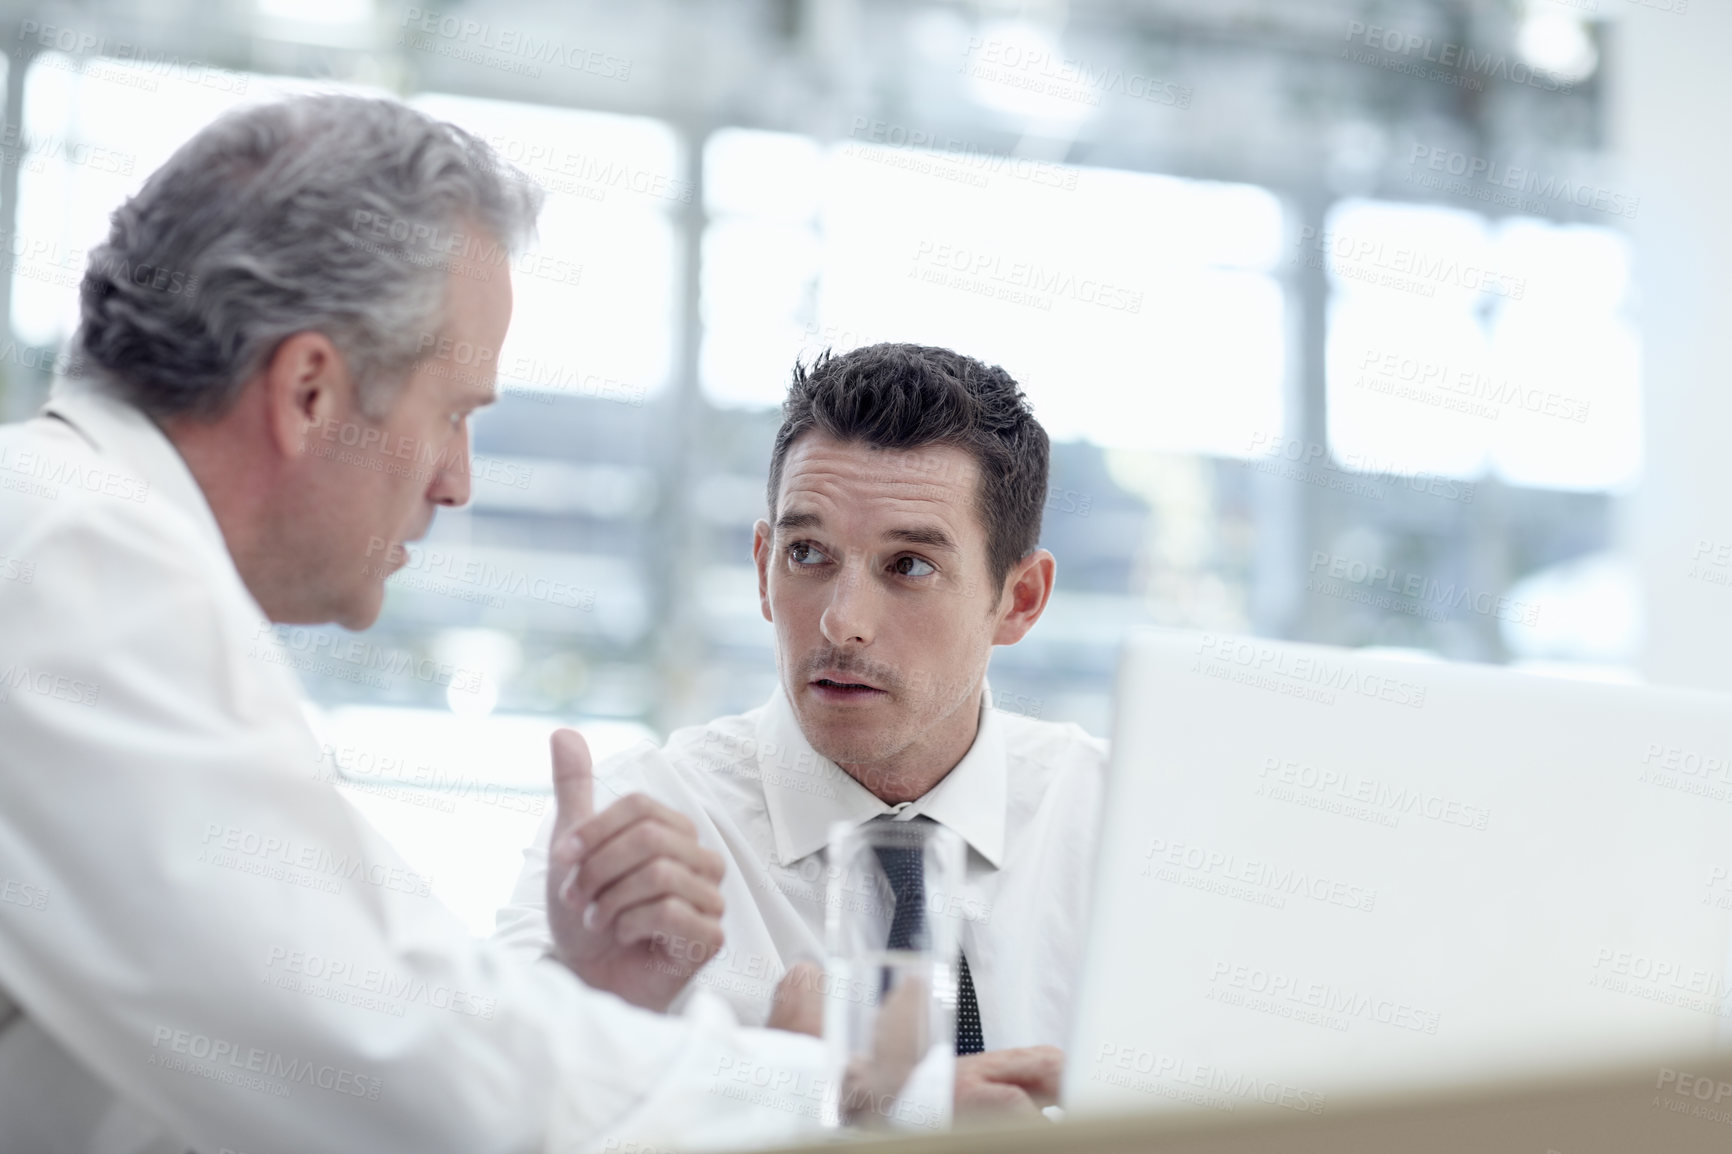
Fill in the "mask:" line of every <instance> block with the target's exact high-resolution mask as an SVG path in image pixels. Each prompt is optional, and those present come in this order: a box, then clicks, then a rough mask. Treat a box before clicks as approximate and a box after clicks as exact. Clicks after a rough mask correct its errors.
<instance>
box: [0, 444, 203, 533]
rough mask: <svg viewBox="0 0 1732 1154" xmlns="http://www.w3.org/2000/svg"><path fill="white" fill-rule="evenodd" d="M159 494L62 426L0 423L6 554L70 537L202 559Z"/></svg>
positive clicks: (0, 509) (186, 526) (0, 519)
mask: <svg viewBox="0 0 1732 1154" xmlns="http://www.w3.org/2000/svg"><path fill="white" fill-rule="evenodd" d="M159 496H160V495H159V494H156V493H153V491H152V488H151V484H150V481H149V480H148V479H147V478H146V477H144V476H143V475H142V474H141V473H139V472H138V471H137V470H136V469H134V468H133V467H132V466H130V465H129V464H127V463H126V462H124V461H122V460H120V459H118V458H116V457H114V456H111V455H109V454H105V453H103V452H101V451H99V450H98V449H96V448H94V447H92V445H91V444H90V442H88V441H87V440H85V439H84V437H83V436H82V435H81V434H80V433H79V432H78V431H77V430H76V429H74V428H73V427H72V426H70V425H68V424H67V423H66V422H64V421H61V420H58V419H55V418H52V417H35V418H32V419H31V420H28V421H22V422H18V423H14V424H9V425H0V552H4V551H7V550H8V548H11V549H20V548H29V547H31V546H32V545H36V544H39V543H49V542H53V541H56V540H63V539H65V538H66V537H67V536H69V535H72V536H79V537H84V538H97V539H100V538H108V539H111V540H112V541H113V543H114V545H115V546H116V547H117V548H122V549H124V548H126V547H127V546H128V545H133V546H145V547H146V550H147V551H148V552H153V553H157V554H159V555H160V556H161V557H162V558H163V559H164V560H165V561H167V562H170V563H177V562H184V561H186V560H188V559H189V556H191V555H196V553H197V549H196V545H197V544H198V534H197V532H196V530H195V528H194V526H193V525H192V523H191V522H190V521H189V520H188V519H187V517H186V516H185V515H184V514H183V513H182V512H181V511H180V510H178V509H175V508H174V507H173V506H172V504H171V503H170V502H168V501H165V500H161V499H158V498H159ZM152 545H154V546H157V547H156V548H149V547H150V546H152ZM84 548H86V549H87V548H88V543H86V544H85V546H84ZM189 550H190V553H189Z"/></svg>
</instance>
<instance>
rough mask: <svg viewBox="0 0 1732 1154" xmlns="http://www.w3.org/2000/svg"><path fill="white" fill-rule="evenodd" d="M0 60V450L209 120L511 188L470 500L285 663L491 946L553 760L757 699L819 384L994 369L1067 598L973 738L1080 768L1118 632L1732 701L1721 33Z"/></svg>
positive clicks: (9, 35)
mask: <svg viewBox="0 0 1732 1154" xmlns="http://www.w3.org/2000/svg"><path fill="white" fill-rule="evenodd" d="M0 19H3V20H4V24H3V25H0V36H3V37H4V44H3V47H4V52H5V85H6V89H5V112H4V132H5V135H4V138H3V139H0V158H3V160H4V164H3V165H0V235H4V236H5V237H6V238H7V244H8V249H7V254H8V255H7V261H6V270H7V271H8V272H9V275H8V276H5V277H0V317H4V318H5V319H6V322H7V325H8V326H9V332H7V333H5V334H0V339H3V340H4V342H5V344H4V347H3V348H0V382H3V383H0V416H3V417H4V418H5V419H20V418H22V417H24V416H26V415H27V414H29V413H30V412H32V411H33V410H34V408H35V407H36V406H37V405H38V404H39V403H40V401H41V399H42V397H43V396H44V395H45V393H46V390H47V388H48V385H49V382H50V380H51V377H52V374H53V371H54V368H55V365H56V362H57V358H58V357H59V355H60V352H61V349H62V347H63V343H64V341H65V340H66V338H67V337H68V335H69V334H70V332H71V330H72V328H73V326H74V324H75V321H76V315H77V314H76V292H75V287H76V284H77V280H78V276H79V274H80V272H81V269H82V266H83V259H84V254H85V251H86V250H87V249H88V248H89V247H90V246H91V245H92V244H93V243H95V242H96V241H97V240H98V238H99V237H100V236H101V235H102V234H103V232H104V230H105V227H106V214H107V213H108V212H109V211H110V210H111V209H112V208H113V207H114V206H115V205H116V204H117V203H118V202H119V201H120V200H121V199H122V198H123V197H124V196H126V195H127V193H128V192H129V191H130V190H132V189H134V188H136V187H137V186H138V184H139V183H140V182H141V181H142V179H143V178H144V177H145V176H146V175H147V174H148V173H149V172H150V171H151V170H152V169H153V168H155V166H156V165H157V164H159V163H160V162H161V161H162V160H163V159H164V158H165V157H166V156H167V155H168V153H169V152H170V151H171V150H172V149H173V148H174V147H175V146H176V145H177V144H179V143H180V142H181V141H183V140H184V139H186V138H187V137H188V136H189V135H190V134H191V133H193V132H194V131H196V130H197V129H198V128H199V127H200V126H201V125H203V124H204V123H206V122H208V121H209V120H210V119H211V118H212V117H214V116H216V115H217V114H219V113H220V112H222V111H223V110H225V109H227V108H229V107H232V106H234V105H235V104H237V103H241V102H245V101H252V100H259V99H269V98H271V97H272V96H275V95H279V94H283V93H288V92H295V91H306V90H332V89H341V90H353V91H370V92H377V93H381V94H391V95H395V96H398V97H401V98H403V99H406V100H408V101H411V102H412V103H414V104H416V105H418V106H420V107H423V108H425V109H426V110H428V111H429V112H431V113H434V114H436V115H438V116H440V117H444V118H447V119H449V120H452V121H455V122H457V123H459V124H462V125H464V126H466V127H468V128H471V129H472V130H474V131H476V132H478V133H479V134H481V135H482V136H484V137H485V138H486V139H488V140H489V141H490V142H492V143H493V145H494V146H495V147H496V148H497V149H498V150H499V151H500V152H501V153H502V154H503V155H504V156H506V157H507V158H508V159H510V160H512V161H514V162H516V163H517V164H519V165H520V166H521V167H523V168H524V169H525V170H526V171H527V172H528V173H529V174H530V175H532V176H533V177H535V178H536V179H538V180H539V181H540V182H541V183H543V184H544V185H545V186H546V187H547V189H548V192H549V196H548V201H547V208H546V211H545V213H544V215H543V218H542V222H541V229H540V240H539V243H538V246H537V248H536V249H535V250H534V251H533V252H532V253H530V254H528V255H527V256H526V257H525V258H523V259H522V260H520V261H518V262H517V264H516V266H515V268H514V269H513V280H514V287H515V291H516V299H517V311H516V315H515V319H514V322H513V325H512V330H511V335H510V337H509V339H508V342H507V346H506V348H505V349H504V350H502V351H501V354H500V363H501V369H502V371H501V381H500V383H501V387H502V389H503V391H504V394H505V396H504V399H503V401H502V402H501V403H500V404H499V405H498V406H497V407H496V408H494V409H493V410H491V411H489V412H487V413H486V414H485V415H484V416H483V417H481V418H480V419H479V420H478V421H477V423H476V425H475V445H474V449H475V453H476V469H475V473H476V482H475V497H474V501H473V503H472V505H471V506H470V507H469V508H467V509H463V510H459V511H456V512H447V513H444V514H442V515H441V516H440V518H439V519H438V521H437V522H436V524H435V527H434V530H433V533H432V535H431V536H430V537H429V538H428V540H426V541H425V542H423V543H422V545H421V547H420V548H418V550H417V552H416V559H415V561H414V562H413V563H412V564H411V565H410V566H409V568H408V569H406V570H405V571H404V572H403V573H401V574H399V575H398V576H397V577H395V578H393V579H392V581H391V583H390V587H389V595H388V598H387V604H386V609H385V613H384V616H383V618H382V620H381V621H380V623H379V625H378V626H377V627H376V628H375V629H374V630H372V631H371V632H370V633H369V634H367V635H366V640H367V643H368V644H367V646H366V647H364V648H359V649H357V648H355V647H348V648H343V649H339V648H338V647H335V646H333V645H331V644H329V641H330V637H329V632H328V631H324V630H304V629H294V630H284V631H282V638H283V640H284V641H285V643H286V644H287V645H288V648H289V652H290V654H291V656H292V657H293V659H294V660H296V662H297V664H298V665H299V667H300V671H301V679H302V682H303V684H304V685H305V687H306V690H307V694H308V697H309V710H310V712H311V713H312V714H313V716H314V717H315V720H316V722H317V724H318V726H319V727H320V728H321V730H322V732H323V733H324V734H325V735H326V737H327V741H328V747H327V761H328V763H329V764H328V769H329V771H330V773H331V774H332V776H333V777H335V778H337V779H339V780H340V781H341V782H342V783H343V785H344V788H345V789H346V790H348V791H349V792H350V793H351V795H352V796H353V797H354V798H355V800H356V802H357V804H359V805H360V806H362V808H363V809H365V810H366V811H367V812H368V814H369V815H370V816H371V817H373V819H374V820H375V821H376V822H378V823H379V825H380V826H381V828H383V829H384V830H385V831H386V833H387V834H388V835H389V836H391V837H392V838H393V839H395V840H396V841H397V842H398V843H399V845H400V846H401V847H402V848H403V850H404V852H405V853H406V854H407V855H408V856H409V857H410V859H411V861H412V862H413V863H415V864H417V865H418V866H420V867H421V868H424V869H425V870H426V871H427V872H430V873H431V874H432V875H433V876H434V880H435V887H436V888H437V889H438V890H439V891H440V892H441V893H442V894H443V895H444V896H445V897H446V898H447V899H448V900H449V901H451V903H452V904H453V905H454V906H455V907H456V908H457V909H458V910H459V912H460V913H462V914H463V915H464V916H465V917H466V918H467V919H469V920H470V921H471V923H472V924H474V925H475V926H476V927H477V928H485V927H486V926H487V925H488V924H489V922H490V917H491V910H492V908H493V907H494V906H495V905H497V904H498V902H499V901H500V900H501V899H502V898H503V896H504V892H505V887H506V886H507V884H508V883H509V880H510V878H511V876H512V875H513V873H514V871H515V865H516V863H515V853H514V851H515V849H516V848H517V846H518V845H520V844H521V843H522V842H523V841H524V840H526V839H527V837H528V836H529V834H530V833H531V832H532V831H533V829H534V826H535V824H536V821H537V820H538V818H537V815H538V814H539V813H540V812H541V811H542V810H543V809H544V808H545V806H546V804H547V802H546V797H545V794H544V792H542V791H543V790H544V783H545V777H546V753H545V748H546V747H545V738H546V734H547V732H548V730H549V728H550V727H551V726H552V725H554V724H558V723H576V724H580V725H581V726H582V727H583V728H584V730H585V731H586V733H588V734H589V735H590V737H591V740H592V743H593V744H595V745H596V747H597V748H598V750H600V751H602V752H606V751H608V750H612V749H617V748H620V747H621V746H623V745H627V744H630V743H631V742H633V741H636V740H640V739H642V738H645V737H658V736H660V735H663V734H665V733H666V732H667V731H669V730H670V729H671V728H674V727H676V726H678V725H681V724H686V723H691V722H697V721H702V720H704V719H706V718H709V717H712V716H715V715H717V714H720V713H724V712H732V711H736V710H741V709H746V708H750V707H752V706H754V705H757V704H759V703H761V702H762V701H763V700H764V699H765V697H766V696H767V695H768V693H769V692H770V689H771V687H772V685H773V683H774V677H775V670H774V656H773V650H772V637H771V632H770V627H769V626H768V625H767V624H766V623H765V622H764V621H763V620H762V618H761V616H760V614H759V610H758V600H757V593H756V583H755V576H754V573H753V570H752V567H751V562H750V555H749V549H750V537H751V528H752V524H753V521H754V520H755V519H756V518H758V517H759V516H760V515H762V513H763V508H764V492H763V485H764V475H765V464H766V460H767V455H768V450H769V446H770V443H771V439H772V436H773V434H774V431H775V428H776V426H777V423H778V419H779V415H778V412H777V406H778V404H779V401H780V398H781V395H782V391H783V389H784V387H785V385H786V382H787V378H788V374H789V370H790V367H791V366H792V364H793V363H794V361H795V359H796V358H797V357H811V356H813V355H814V354H815V353H816V352H817V351H819V350H820V349H823V348H835V349H844V348H848V347H853V346H856V345H860V344H865V343H871V342H874V341H879V340H908V341H917V342H926V343H936V344H943V345H950V346H954V347H956V348H959V349H961V350H963V351H966V352H968V353H970V354H972V355H974V356H977V357H980V358H982V359H984V360H987V361H991V362H997V363H1001V364H1003V365H1004V366H1005V367H1007V368H1008V369H1010V370H1011V371H1012V372H1013V373H1014V374H1015V375H1016V376H1017V377H1018V379H1019V380H1021V381H1022V382H1023V384H1024V386H1025V388H1026V390H1027V392H1028V394H1029V396H1030V398H1031V400H1032V402H1033V404H1034V406H1035V409H1036V412H1037V414H1038V415H1039V416H1040V417H1041V419H1042V420H1043V422H1044V423H1045V424H1046V427H1047V428H1048V430H1049V431H1050V432H1051V433H1052V435H1053V438H1054V459H1053V462H1054V468H1053V476H1052V492H1051V496H1050V498H1049V501H1048V506H1047V514H1046V522H1045V527H1044V531H1043V538H1044V544H1045V545H1046V546H1047V547H1048V548H1050V549H1051V550H1052V551H1053V552H1054V553H1055V554H1056V555H1057V557H1058V563H1059V587H1058V592H1057V593H1056V595H1055V596H1054V598H1053V601H1052V604H1051V607H1050V609H1049V611H1048V612H1047V615H1046V617H1045V618H1044V620H1043V621H1042V622H1041V624H1040V625H1039V626H1038V627H1037V629H1036V630H1035V631H1034V633H1033V634H1032V635H1031V636H1030V637H1029V638H1028V639H1027V640H1026V641H1024V642H1023V643H1022V644H1020V645H1018V646H1016V647H1014V648H1012V649H1005V650H1000V651H999V652H998V654H997V656H996V657H995V660H994V664H993V668H992V674H991V678H992V684H993V687H994V691H995V694H996V696H997V698H998V701H999V704H1000V705H1002V706H1004V707H1006V708H1010V709H1014V710H1017V711H1019V712H1023V713H1028V714H1032V715H1036V716H1039V717H1044V718H1048V719H1052V720H1059V721H1074V722H1076V723H1077V724H1080V725H1082V726H1083V727H1085V728H1087V729H1089V730H1091V731H1093V732H1096V733H1100V734H1105V733H1107V732H1108V730H1109V726H1110V720H1111V684H1112V676H1113V667H1114V659H1115V649H1116V645H1117V642H1118V639H1119V637H1120V636H1121V635H1122V633H1123V631H1124V630H1125V629H1126V628H1128V627H1131V626H1135V625H1138V624H1163V625H1177V626H1185V627H1192V628H1199V629H1208V630H1218V631H1238V632H1251V633H1257V634H1262V635H1266V636H1271V637H1286V638H1299V639H1306V640H1314V641H1322V642H1328V643H1334V644H1342V645H1351V646H1379V647H1384V648H1389V649H1396V650H1401V651H1404V652H1408V653H1411V654H1413V655H1414V656H1415V658H1416V659H1426V658H1427V657H1432V658H1435V657H1445V658H1450V659H1459V660H1473V661H1490V662H1507V663H1512V664H1519V665H1522V666H1524V667H1528V668H1532V669H1534V670H1536V671H1538V672H1543V673H1547V674H1554V675H1571V676H1592V677H1603V678H1621V679H1638V678H1647V679H1651V680H1657V681H1672V682H1684V683H1693V684H1703V685H1710V686H1717V687H1724V686H1726V685H1728V684H1732V673H1728V672H1726V671H1724V669H1723V667H1724V665H1725V662H1723V661H1722V660H1721V654H1722V653H1724V652H1725V651H1724V650H1722V649H1721V648H1720V645H1721V644H1722V643H1723V642H1724V641H1725V640H1728V639H1732V496H1726V495H1723V494H1724V493H1725V492H1726V489H1727V486H1726V485H1725V484H1724V482H1723V480H1722V477H1721V471H1722V469H1723V467H1724V466H1723V464H1722V462H1723V460H1724V453H1723V451H1722V445H1723V443H1724V441H1725V430H1726V428H1727V427H1728V423H1727V420H1726V418H1727V417H1728V416H1732V413H1728V410H1729V409H1732V390H1728V389H1727V388H1726V387H1725V386H1724V384H1723V381H1722V377H1723V370H1722V363H1723V360H1724V357H1723V356H1722V355H1721V353H1720V349H1719V347H1718V346H1719V343H1720V342H1719V340H1718V333H1719V331H1720V328H1721V326H1720V324H1719V321H1720V315H1719V314H1720V313H1721V312H1722V311H1723V310H1722V308H1721V307H1719V306H1722V305H1723V304H1725V303H1732V302H1726V301H1725V298H1726V296H1727V295H1728V293H1727V288H1726V282H1727V279H1728V278H1727V277H1726V275H1725V273H1724V271H1723V270H1724V269H1725V268H1726V262H1727V260H1728V259H1729V258H1732V227H1728V218H1727V210H1726V208H1725V203H1726V197H1725V193H1726V190H1727V189H1729V188H1732V179H1729V178H1732V163H1729V162H1728V160H1727V158H1726V155H1725V150H1724V149H1723V148H1722V147H1720V146H1719V145H1718V144H1716V138H1717V133H1716V132H1715V126H1716V124H1717V114H1718V113H1719V112H1720V111H1723V110H1724V109H1725V108H1727V107H1728V106H1729V105H1732V70H1728V69H1727V68H1726V67H1725V60H1726V56H1725V49H1727V48H1732V35H1729V33H1732V13H1728V12H1726V11H1724V10H1723V9H1722V8H1721V7H1720V6H1719V5H1718V4H1710V3H1707V2H1705V0H1406V2H1380V0H1073V2H1069V3H1066V2H1063V0H1052V2H1029V3H1021V4H998V3H986V2H980V3H922V2H918V0H727V2H716V3H700V2H695V0H691V2H679V0H662V2H649V3H638V4H631V5H621V4H604V3H593V2H589V3H573V2H570V0H561V2H560V3H553V2H551V0H504V2H489V3H481V2H479V0H442V2H439V0H435V2H432V3H428V4H426V5H424V6H409V5H402V4H398V3H395V2H394V0H391V2H387V0H225V2H223V3H214V2H212V0H112V2H91V3H66V4H54V3H44V4H27V3H6V4H0ZM1722 542H1726V543H1728V545H1729V547H1725V548H1723V547H1722V545H1721V543H1722ZM427 670H434V671H435V672H432V673H425V672H424V671H427ZM439 670H443V671H444V672H437V671H439ZM418 672H421V673H422V675H417V674H418Z"/></svg>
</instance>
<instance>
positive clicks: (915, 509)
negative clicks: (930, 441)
mask: <svg viewBox="0 0 1732 1154" xmlns="http://www.w3.org/2000/svg"><path fill="white" fill-rule="evenodd" d="M979 490H980V467H979V465H978V464H977V463H976V461H975V459H974V456H973V454H971V453H969V452H968V451H967V450H966V449H962V448H960V447H958V446H955V445H923V446H921V447H920V448H918V449H879V448H875V447H873V446H871V445H868V444H866V443H865V442H862V441H838V440H837V439H835V438H834V437H831V436H829V435H828V434H825V433H819V432H811V433H806V434H803V435H802V436H801V437H799V438H798V439H797V440H796V441H795V442H794V443H793V444H792V445H791V446H790V447H789V450H788V455H787V457H786V459H785V460H784V461H783V464H782V479H781V485H780V487H779V490H778V492H777V495H776V513H777V519H778V520H783V519H785V518H787V517H788V516H789V515H790V514H817V515H818V516H820V517H827V518H828V519H835V518H836V517H838V516H842V515H846V516H848V517H849V518H850V519H858V518H861V517H865V516H868V515H875V516H898V515H902V516H913V515H925V516H933V517H938V518H940V519H942V520H943V521H944V522H945V523H946V524H947V525H949V526H951V527H952V528H953V529H954V530H956V531H957V532H958V533H960V534H967V533H968V531H969V530H970V529H973V530H977V531H978V530H979V527H980V526H979V518H978V517H977V516H976V515H975V508H976V505H975V500H976V495H977V494H978V492H979Z"/></svg>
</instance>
